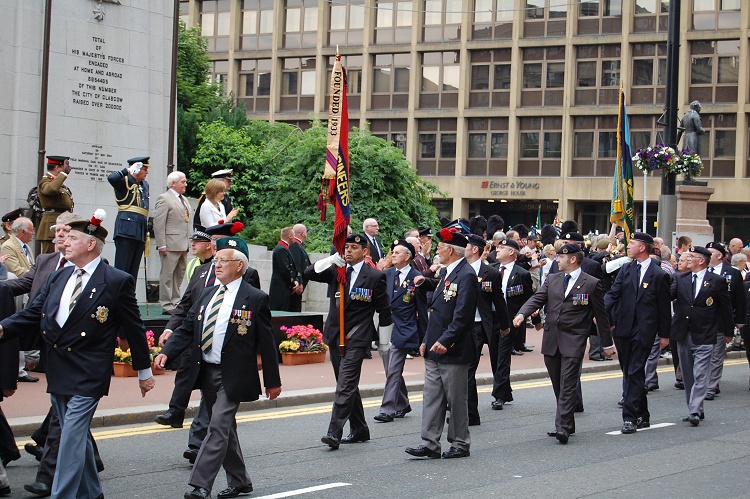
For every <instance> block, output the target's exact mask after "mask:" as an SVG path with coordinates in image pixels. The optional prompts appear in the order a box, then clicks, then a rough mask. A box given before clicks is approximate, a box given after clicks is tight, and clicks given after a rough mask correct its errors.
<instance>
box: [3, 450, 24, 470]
mask: <svg viewBox="0 0 750 499" xmlns="http://www.w3.org/2000/svg"><path fill="white" fill-rule="evenodd" d="M19 459H21V453H20V452H18V453H17V454H16V455H15V456H13V457H9V458H5V457H4V458H3V459H2V461H3V468H7V467H8V465H9V464H10V463H12V462H13V461H18V460H19Z"/></svg>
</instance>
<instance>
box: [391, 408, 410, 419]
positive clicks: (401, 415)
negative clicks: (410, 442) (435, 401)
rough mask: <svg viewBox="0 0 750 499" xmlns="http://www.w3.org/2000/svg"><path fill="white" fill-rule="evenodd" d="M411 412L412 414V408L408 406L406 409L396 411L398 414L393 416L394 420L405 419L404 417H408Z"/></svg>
mask: <svg viewBox="0 0 750 499" xmlns="http://www.w3.org/2000/svg"><path fill="white" fill-rule="evenodd" d="M410 412H411V406H410V405H407V406H406V409H400V410H398V411H396V413H395V414H394V415H393V417H394V418H403V417H404V416H406V415H407V414H409V413H410Z"/></svg>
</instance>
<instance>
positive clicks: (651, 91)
mask: <svg viewBox="0 0 750 499" xmlns="http://www.w3.org/2000/svg"><path fill="white" fill-rule="evenodd" d="M632 57H633V71H632V73H633V85H632V87H631V89H630V103H631V104H664V102H665V100H666V95H665V92H666V87H665V86H666V84H667V46H666V45H665V44H663V43H634V44H633V46H632Z"/></svg>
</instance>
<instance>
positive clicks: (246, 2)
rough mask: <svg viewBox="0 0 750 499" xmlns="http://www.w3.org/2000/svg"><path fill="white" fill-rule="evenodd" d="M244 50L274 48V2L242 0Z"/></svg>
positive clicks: (242, 39)
mask: <svg viewBox="0 0 750 499" xmlns="http://www.w3.org/2000/svg"><path fill="white" fill-rule="evenodd" d="M240 29H241V32H242V35H241V37H240V46H241V47H242V50H271V49H272V48H273V1H272V0H242V27H241V28H240Z"/></svg>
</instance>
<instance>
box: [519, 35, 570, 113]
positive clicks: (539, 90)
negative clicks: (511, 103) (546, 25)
mask: <svg viewBox="0 0 750 499" xmlns="http://www.w3.org/2000/svg"><path fill="white" fill-rule="evenodd" d="M564 81H565V47H548V48H525V49H523V88H522V90H521V105H522V106H562V102H563V84H564Z"/></svg>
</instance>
